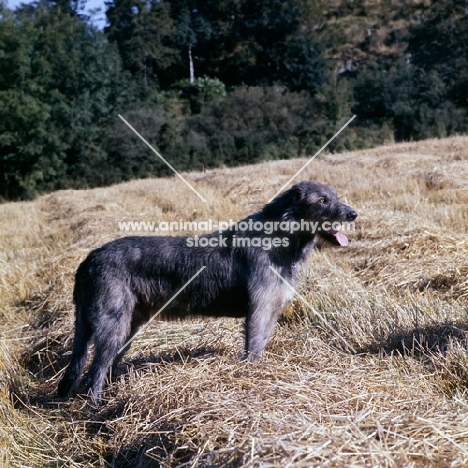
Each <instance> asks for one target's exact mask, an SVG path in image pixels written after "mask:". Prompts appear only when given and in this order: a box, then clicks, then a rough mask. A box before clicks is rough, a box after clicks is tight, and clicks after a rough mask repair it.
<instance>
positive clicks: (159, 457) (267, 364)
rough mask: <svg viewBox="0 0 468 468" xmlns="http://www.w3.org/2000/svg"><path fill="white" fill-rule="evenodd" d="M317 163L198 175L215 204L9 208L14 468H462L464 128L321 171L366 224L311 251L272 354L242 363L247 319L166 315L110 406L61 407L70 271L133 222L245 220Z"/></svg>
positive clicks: (159, 194) (7, 448)
mask: <svg viewBox="0 0 468 468" xmlns="http://www.w3.org/2000/svg"><path fill="white" fill-rule="evenodd" d="M304 162H305V160H303V159H302V160H301V159H294V160H289V161H277V162H267V163H261V164H258V165H255V166H244V167H239V168H234V169H232V168H231V169H223V168H220V169H215V170H210V171H206V172H198V173H193V172H192V173H188V174H185V177H186V178H187V179H188V180H189V181H190V182H191V183H193V184H194V186H195V187H196V189H197V190H198V191H199V192H200V193H202V194H203V196H204V197H205V198H206V199H207V200H208V203H203V202H202V201H201V200H200V199H199V198H198V197H197V196H196V195H194V194H193V192H191V191H190V190H189V189H188V188H187V187H186V186H185V185H184V184H183V183H182V182H181V181H180V180H179V179H178V178H161V179H146V180H135V181H131V182H128V183H123V184H120V185H114V186H110V187H107V188H97V189H92V190H64V191H58V192H53V193H51V194H48V195H44V196H42V197H40V198H37V199H36V200H35V201H32V202H18V203H6V204H2V205H0V226H1V227H0V270H1V271H2V275H1V279H0V337H1V339H0V466H5V467H7V466H8V467H24V466H28V467H49V466H50V467H52V466H66V467H82V468H84V467H90V466H96V467H98V466H99V467H109V466H112V467H135V466H138V467H157V466H164V467H169V466H200V467H208V466H210V467H214V466H222V467H229V466H232V467H238V466H246V467H254V466H295V467H296V466H297V467H310V466H321V467H345V466H346V467H350V466H381V467H400V466H406V467H427V466H437V467H449V466H450V467H457V466H458V467H462V466H466V465H467V463H468V433H467V431H466V422H467V420H468V404H467V399H466V397H467V385H468V377H467V376H468V353H467V345H468V322H467V301H468V281H467V276H468V242H467V232H468V214H467V210H466V206H467V204H468V186H467V180H468V137H454V138H449V139H444V140H427V141H422V142H419V143H405V144H398V145H391V146H385V147H379V148H376V149H372V150H366V151H360V152H348V153H342V154H327V155H324V156H323V157H321V159H318V160H315V161H314V162H313V163H312V164H310V165H309V167H308V168H307V169H306V170H305V171H304V172H303V173H302V174H301V176H300V179H314V180H317V181H319V182H323V183H327V184H329V185H331V186H333V187H334V188H335V189H337V191H338V194H339V195H340V197H341V199H342V200H343V201H345V202H347V203H349V204H350V205H351V206H353V207H354V208H355V209H356V210H357V211H358V213H359V217H358V220H357V228H356V231H355V232H353V233H350V234H349V236H348V237H350V239H351V243H350V245H349V246H348V247H347V248H345V249H338V248H333V247H330V246H323V247H322V248H320V249H318V250H316V251H314V252H313V253H312V254H311V255H310V258H309V260H308V262H307V264H306V265H305V266H304V268H302V270H301V275H300V287H299V290H298V292H299V293H300V294H301V295H303V296H304V297H305V298H306V299H307V301H308V302H309V307H306V306H305V305H304V303H303V302H301V301H300V300H299V299H297V298H296V299H295V300H294V301H293V303H292V305H291V307H290V308H289V309H288V311H287V313H286V314H285V316H284V317H283V319H282V320H281V323H280V324H279V326H278V328H277V329H276V332H275V334H274V336H273V338H272V340H271V341H270V343H269V345H268V347H267V350H266V353H265V354H264V356H263V357H262V359H261V360H260V361H258V362H257V363H254V364H249V365H246V364H243V363H239V362H238V360H237V357H238V351H239V348H240V346H241V338H242V336H241V329H242V326H241V322H240V321H238V320H234V319H230V320H208V321H202V320H193V321H189V322H183V323H162V322H154V323H153V324H152V325H151V326H150V328H149V329H147V330H146V331H145V332H144V334H143V335H142V336H140V337H139V338H138V339H137V340H136V341H135V343H134V346H132V348H131V350H130V352H129V353H128V354H127V355H126V357H125V359H124V362H123V363H122V365H121V366H120V375H119V376H118V377H117V378H116V379H115V381H114V382H113V383H112V384H111V385H110V386H108V387H107V390H106V392H105V395H104V397H105V400H106V404H105V405H103V406H102V407H99V408H92V407H90V406H89V405H88V404H87V402H86V400H85V399H84V398H76V399H73V400H70V401H61V400H58V399H56V398H55V392H56V387H57V383H58V380H59V379H60V377H61V375H62V372H63V370H64V367H65V366H66V364H67V363H68V360H69V355H70V348H71V340H72V332H73V304H72V301H71V291H72V287H73V277H74V272H75V270H76V268H77V266H78V265H79V263H80V261H81V260H83V259H84V257H85V256H86V255H87V253H88V252H89V251H90V249H92V248H94V247H97V246H99V245H102V244H103V243H104V242H106V241H109V240H111V239H115V238H117V237H120V236H123V235H126V234H127V235H128V233H124V232H122V231H119V228H118V222H119V221H120V222H121V221H149V222H151V221H163V220H164V221H179V220H180V219H183V220H203V219H207V218H212V219H218V220H221V219H227V220H229V219H230V218H232V219H240V218H241V217H243V216H245V215H247V214H249V213H252V212H254V211H256V210H258V209H259V208H260V207H261V206H262V205H263V204H264V203H265V202H266V201H267V200H268V199H269V198H270V197H271V196H272V195H273V194H274V193H275V192H276V191H277V190H278V189H279V188H280V187H281V186H282V185H283V184H284V183H285V182H286V181H287V180H288V179H289V177H290V176H291V175H292V174H294V173H295V172H296V171H297V170H298V169H299V168H300V167H301V166H302V165H303V164H304ZM177 234H178V233H177V232H174V235H177ZM317 313H319V314H321V316H324V317H325V318H326V322H322V321H321V320H320V319H319V318H318V316H317ZM337 333H338V335H339V336H341V337H342V339H343V340H341V339H338V338H337ZM350 348H353V349H354V350H355V352H351V351H350ZM288 464H289V465H288Z"/></svg>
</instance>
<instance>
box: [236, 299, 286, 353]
mask: <svg viewBox="0 0 468 468" xmlns="http://www.w3.org/2000/svg"><path fill="white" fill-rule="evenodd" d="M281 312H282V308H281V307H278V304H272V303H271V302H270V303H268V302H265V303H259V304H256V305H255V306H254V307H252V309H251V311H250V313H249V314H248V315H247V318H246V321H245V348H244V354H243V357H242V359H243V360H248V361H255V360H256V359H258V358H259V357H260V355H261V354H262V351H263V349H264V348H265V346H266V345H267V344H268V340H269V339H270V337H271V335H272V333H273V331H274V329H275V325H276V322H277V321H278V317H279V316H280V315H281Z"/></svg>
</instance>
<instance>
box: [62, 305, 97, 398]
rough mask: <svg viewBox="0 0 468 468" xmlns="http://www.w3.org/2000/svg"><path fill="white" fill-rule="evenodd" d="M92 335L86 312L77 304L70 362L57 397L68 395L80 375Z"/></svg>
mask: <svg viewBox="0 0 468 468" xmlns="http://www.w3.org/2000/svg"><path fill="white" fill-rule="evenodd" d="M92 336H93V332H92V329H91V326H90V324H89V322H88V320H87V319H86V314H85V313H83V311H82V310H81V307H79V306H78V305H77V308H76V324H75V338H74V340H73V352H72V357H71V361H70V364H69V366H68V368H67V370H66V371H65V375H64V376H63V378H62V380H61V381H60V383H59V385H58V396H59V397H68V396H70V395H71V394H72V391H73V389H74V387H75V386H76V383H77V382H78V380H79V378H80V377H81V373H82V372H83V368H84V365H85V364H86V356H87V354H88V346H89V341H90V340H91V337H92Z"/></svg>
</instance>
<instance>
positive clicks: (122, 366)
mask: <svg viewBox="0 0 468 468" xmlns="http://www.w3.org/2000/svg"><path fill="white" fill-rule="evenodd" d="M227 352H229V349H228V348H227V347H223V346H218V347H216V348H214V347H212V346H199V347H196V348H188V347H182V348H179V349H175V350H171V351H163V352H161V353H158V354H154V353H152V352H150V354H149V356H148V355H142V354H140V355H139V356H136V357H132V358H129V359H125V357H124V361H123V362H121V363H119V365H118V366H117V369H116V372H115V374H113V375H112V376H108V378H107V379H106V385H105V392H106V388H108V387H109V384H110V383H112V382H114V381H116V380H118V381H119V382H122V381H128V380H129V379H130V375H131V371H132V370H133V371H136V372H139V373H144V372H145V371H150V370H151V368H152V367H154V366H168V365H185V364H191V365H196V362H197V361H208V360H211V359H213V358H215V357H216V356H219V355H223V354H225V353H227ZM70 355H71V352H70V350H69V349H67V350H65V349H64V346H63V344H62V343H61V342H60V340H59V339H57V338H54V339H49V338H43V339H42V338H41V339H40V340H39V342H37V343H36V344H35V345H33V346H31V348H30V349H29V350H27V351H26V352H25V353H24V354H23V356H22V359H21V364H22V366H23V367H24V368H25V369H26V371H27V373H28V375H30V376H32V377H33V380H34V382H35V384H33V385H31V386H27V387H22V388H16V386H15V388H11V389H10V390H11V393H12V395H17V398H16V400H18V404H19V405H20V406H23V405H24V402H26V401H27V402H28V404H31V405H34V406H40V407H43V408H47V407H50V408H52V407H55V408H56V407H57V405H59V404H60V403H63V402H65V401H66V400H65V399H62V398H58V397H57V396H56V393H57V385H58V382H59V381H60V379H61V377H62V375H63V372H64V370H65V369H66V367H67V366H68V364H69V362H70ZM92 356H93V349H90V351H89V353H88V358H89V359H88V366H87V367H89V362H90V361H91V359H92ZM86 380H87V371H86V370H85V372H84V374H83V377H82V379H81V382H80V384H79V386H78V388H77V391H76V394H77V395H81V397H85V395H86V393H87V386H86Z"/></svg>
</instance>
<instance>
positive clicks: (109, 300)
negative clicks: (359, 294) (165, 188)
mask: <svg viewBox="0 0 468 468" xmlns="http://www.w3.org/2000/svg"><path fill="white" fill-rule="evenodd" d="M356 217H357V213H356V212H355V211H354V210H353V209H352V208H350V207H349V206H347V205H344V204H343V203H340V202H339V201H338V198H337V196H336V192H335V191H334V190H333V189H331V188H330V187H328V186H326V185H322V184H319V183H317V182H313V181H304V182H300V183H298V184H296V185H294V186H293V187H292V188H291V189H289V190H287V191H286V192H283V193H282V194H280V195H279V196H277V197H276V198H275V199H274V200H273V201H272V202H271V203H269V204H267V205H265V206H264V207H263V209H262V210H261V211H260V212H258V213H255V214H253V215H251V216H249V217H247V218H245V219H244V220H243V221H241V222H239V223H236V224H234V225H233V226H230V227H229V228H227V229H225V230H224V231H222V232H220V233H218V232H215V233H212V234H207V235H203V236H199V237H163V236H152V237H125V238H122V239H117V240H115V241H112V242H109V243H108V244H105V245H104V246H103V247H101V248H98V249H96V250H93V251H92V252H91V253H90V254H89V255H88V257H87V258H86V259H85V260H84V261H83V263H81V265H80V266H79V268H78V271H77V272H76V277H75V288H74V291H73V299H74V302H75V305H76V322H75V338H74V343H73V353H72V357H71V362H70V365H69V366H68V368H67V370H66V372H65V375H64V377H63V378H62V380H61V382H60V384H59V386H58V393H59V395H60V396H62V397H64V396H69V395H70V394H71V393H72V392H73V390H74V389H75V387H76V384H77V382H78V380H79V378H80V376H81V373H82V371H83V367H84V365H85V362H86V355H87V350H88V345H89V344H90V341H91V338H93V337H94V360H93V362H92V364H91V367H90V369H89V373H88V385H89V387H90V389H91V392H92V394H93V395H94V397H95V398H96V399H98V400H99V398H100V395H101V392H102V388H103V384H104V379H105V376H106V373H107V372H108V370H109V368H110V366H111V365H116V364H117V363H118V361H119V360H120V358H121V357H122V355H123V354H124V353H125V351H127V349H128V346H126V348H125V349H124V350H123V351H122V350H121V349H122V347H123V346H124V345H125V344H126V343H127V342H128V340H129V339H130V338H131V337H132V336H133V335H134V334H135V333H136V332H137V330H138V328H139V327H140V326H141V325H143V324H144V323H145V322H147V321H148V320H149V319H150V318H151V317H152V316H153V315H154V314H155V313H156V312H157V311H159V310H160V309H161V308H162V307H163V306H164V305H165V304H166V303H167V302H168V301H169V300H170V299H171V298H173V296H174V295H175V294H176V293H177V292H178V291H179V290H180V289H181V288H183V287H184V285H186V283H187V282H188V281H189V280H190V279H191V278H192V277H193V276H194V275H195V274H196V273H197V272H198V271H199V270H200V269H201V268H202V267H205V269H204V270H203V271H202V272H201V273H200V274H199V275H198V276H197V277H196V278H195V279H194V280H193V281H192V282H191V283H190V284H189V285H188V286H187V287H186V288H185V289H184V290H183V291H182V292H181V293H180V294H179V295H178V296H177V297H176V298H175V299H174V300H173V301H172V302H171V303H170V304H169V305H168V306H167V307H165V308H164V310H163V311H162V312H161V313H160V316H159V318H161V319H183V318H185V317H187V316H197V315H202V316H212V317H221V316H228V317H245V318H246V320H245V347H244V354H243V358H244V359H247V360H254V359H256V358H257V357H258V356H259V355H260V354H261V352H262V351H263V349H264V348H265V346H266V344H267V342H268V339H269V338H270V336H271V334H272V332H273V329H274V327H275V324H276V322H277V319H278V317H279V315H280V314H281V312H282V311H283V310H284V309H285V307H286V306H287V304H288V303H289V302H290V301H291V300H292V297H293V291H292V290H291V287H290V286H288V284H286V282H285V281H283V279H284V280H286V281H287V283H289V284H290V285H292V286H293V287H294V286H295V284H296V277H297V269H298V265H300V264H301V263H302V262H304V261H305V260H306V258H307V255H308V254H309V252H310V251H311V250H312V249H313V247H314V246H315V244H316V241H317V240H318V238H319V237H323V238H325V239H327V240H329V241H331V242H332V243H334V244H336V245H341V246H345V245H347V244H348V239H347V237H346V236H345V235H344V234H342V233H340V232H337V230H336V229H335V228H336V225H332V223H335V222H337V223H343V222H351V221H353V220H354V219H355V218H356ZM333 226H334V227H335V228H333V229H332V227H333ZM272 269H274V270H275V271H276V273H278V274H275V272H274V271H272ZM278 275H280V276H281V277H282V278H283V279H281V277H280V276H278Z"/></svg>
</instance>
